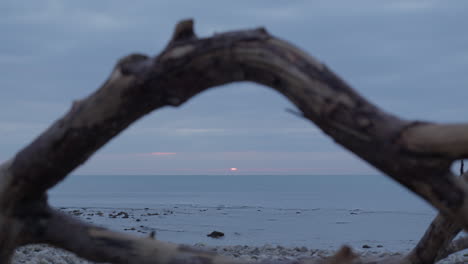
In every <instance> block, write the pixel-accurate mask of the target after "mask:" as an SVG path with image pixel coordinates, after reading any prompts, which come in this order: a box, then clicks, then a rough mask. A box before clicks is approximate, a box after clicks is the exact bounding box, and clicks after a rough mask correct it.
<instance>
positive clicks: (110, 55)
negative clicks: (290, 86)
mask: <svg viewBox="0 0 468 264" xmlns="http://www.w3.org/2000/svg"><path fill="white" fill-rule="evenodd" d="M183 18H194V19H195V23H196V24H195V30H196V32H197V34H198V35H199V36H209V35H211V34H213V33H214V32H221V31H227V30H238V29H245V28H254V27H259V26H264V27H266V28H267V29H268V31H269V32H270V33H272V34H274V35H275V36H278V37H280V38H282V39H286V40H288V41H290V42H292V43H294V44H296V45H297V46H299V47H301V48H302V49H304V50H305V51H307V52H308V53H310V54H311V55H313V56H315V57H316V58H318V59H319V60H321V61H323V62H324V63H326V64H327V65H328V66H329V67H330V68H331V69H333V70H334V71H335V72H336V73H338V74H339V75H340V76H341V77H342V78H344V79H345V80H347V81H348V83H350V84H351V85H352V86H353V87H354V88H355V89H356V90H358V91H359V92H360V93H361V94H363V95H364V96H365V97H367V98H369V99H370V100H371V101H373V102H374V103H376V104H378V105H379V106H381V107H382V108H384V109H385V110H387V111H389V112H393V113H395V114H397V115H399V116H402V117H405V118H408V119H415V118H417V119H423V120H429V121H443V122H454V121H466V120H467V114H468V104H467V103H466V100H467V98H468V74H467V72H468V34H467V26H468V1H464V0H460V1H455V0H451V1H442V0H441V1H429V0H427V1H422V0H417V1H416V0H401V1H376V0H368V1H330V0H326V1H325V0H324V1H149V0H148V1H128V0H127V1H94V0H92V1H91V0H90V1H52V0H50V1H32V0H31V1H14V0H3V1H1V2H0V32H1V33H2V37H1V42H0V43H1V44H0V76H1V78H0V89H1V95H0V161H1V160H6V159H8V158H9V157H11V156H12V155H14V154H15V153H16V152H17V151H18V150H19V149H21V148H22V147H24V146H25V145H26V144H27V143H28V142H30V141H31V140H32V139H34V137H35V136H37V135H38V134H39V133H41V132H42V131H43V130H44V129H45V128H46V127H47V126H48V125H50V124H51V123H52V122H53V121H54V120H56V119H57V118H59V117H60V116H62V115H63V113H64V112H65V111H66V110H67V109H68V108H69V107H70V104H71V102H72V100H75V99H79V98H83V97H85V96H86V95H88V94H90V93H91V92H93V91H94V90H95V89H97V88H98V87H99V86H100V84H102V83H103V81H104V80H105V79H106V78H107V77H108V75H109V73H110V71H111V69H112V67H113V66H114V64H115V62H116V61H117V60H118V59H119V58H121V57H123V56H125V55H127V54H130V53H132V52H142V53H146V54H150V55H154V54H158V53H159V52H160V51H161V49H162V48H163V47H164V45H165V44H166V43H167V41H168V39H169V38H170V36H171V32H172V30H173V27H174V25H175V23H176V22H177V21H179V20H181V19H183ZM287 108H294V107H293V106H292V104H291V103H289V102H288V101H286V100H285V98H283V97H282V96H281V95H279V94H278V93H276V92H274V91H272V90H270V89H267V88H265V87H261V86H259V85H255V84H251V83H235V84H230V85H227V86H224V87H221V88H218V89H212V90H210V91H208V92H205V93H203V94H201V95H199V96H197V97H195V98H194V99H192V100H190V101H189V102H188V103H186V104H184V105H183V106H182V107H180V108H169V107H167V108H164V109H162V110H160V111H157V112H154V113H152V114H151V115H149V116H147V117H145V118H143V119H142V120H140V121H138V122H137V123H136V124H134V125H133V126H132V127H131V128H130V129H128V130H126V131H124V132H123V133H122V134H121V135H119V136H118V137H117V138H115V139H114V140H112V141H111V142H110V143H109V144H108V145H106V146H105V147H104V148H103V149H101V150H100V151H99V152H97V153H96V154H95V155H94V156H93V157H92V158H91V160H90V161H89V162H88V163H87V164H86V165H84V166H82V167H80V168H78V169H77V170H76V171H75V172H74V173H75V174H93V175H94V174H132V175H133V174H220V175H225V174H376V173H377V172H376V171H375V170H374V169H373V168H370V167H369V166H368V165H367V164H365V163H364V162H362V161H360V160H359V159H357V158H355V157H353V155H352V154H350V153H349V152H347V151H346V150H344V149H342V148H341V147H340V146H337V145H336V144H335V143H333V141H332V140H331V139H330V138H328V137H327V136H325V135H323V134H322V132H320V131H319V130H318V129H317V128H316V127H315V126H314V125H313V124H312V123H310V122H306V121H305V120H303V119H299V118H297V117H296V116H294V115H291V114H289V113H287V112H286V111H285V109H287ZM232 167H236V168H238V171H236V172H233V171H230V170H229V169H230V168H232Z"/></svg>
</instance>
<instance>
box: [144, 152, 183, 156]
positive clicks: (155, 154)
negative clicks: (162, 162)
mask: <svg viewBox="0 0 468 264" xmlns="http://www.w3.org/2000/svg"><path fill="white" fill-rule="evenodd" d="M176 154H177V153H175V152H151V153H150V155H152V156H170V155H176Z"/></svg>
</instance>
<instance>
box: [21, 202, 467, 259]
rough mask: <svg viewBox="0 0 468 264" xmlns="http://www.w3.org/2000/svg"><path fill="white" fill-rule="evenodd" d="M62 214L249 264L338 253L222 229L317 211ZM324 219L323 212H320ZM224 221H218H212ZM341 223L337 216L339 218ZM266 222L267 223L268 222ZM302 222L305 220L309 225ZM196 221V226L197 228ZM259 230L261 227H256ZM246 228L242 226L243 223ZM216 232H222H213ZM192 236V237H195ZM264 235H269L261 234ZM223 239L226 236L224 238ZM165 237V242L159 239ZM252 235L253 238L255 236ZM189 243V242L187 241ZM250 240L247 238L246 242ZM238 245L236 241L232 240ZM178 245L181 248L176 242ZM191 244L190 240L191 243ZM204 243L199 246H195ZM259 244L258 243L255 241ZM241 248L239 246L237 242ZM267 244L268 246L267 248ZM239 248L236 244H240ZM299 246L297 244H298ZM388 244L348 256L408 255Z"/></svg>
mask: <svg viewBox="0 0 468 264" xmlns="http://www.w3.org/2000/svg"><path fill="white" fill-rule="evenodd" d="M60 210H61V211H63V212H64V213H67V214H70V215H72V216H74V217H77V218H79V219H81V220H83V221H86V222H89V223H93V224H96V225H99V226H105V227H108V228H110V229H113V230H116V231H120V232H128V233H133V234H135V235H145V236H148V235H154V234H155V235H156V239H161V240H165V241H167V237H171V238H173V237H175V236H180V235H184V234H188V233H193V234H190V237H196V239H197V240H198V241H197V242H192V243H190V242H187V240H185V241H184V239H187V237H183V238H180V240H179V241H173V242H175V243H184V244H189V245H192V246H193V247H196V248H200V249H203V250H208V251H213V252H216V253H218V254H220V255H224V256H229V257H233V258H242V259H245V260H248V261H254V262H256V261H259V262H263V261H268V260H275V261H288V260H296V259H302V258H309V259H311V260H312V262H315V261H314V260H316V261H319V260H323V259H325V258H327V257H329V256H331V255H333V254H334V253H335V250H337V249H338V248H339V246H340V245H341V243H340V244H334V246H333V247H329V248H328V249H326V248H324V247H320V246H319V247H315V246H309V247H306V246H302V245H301V246H291V245H287V244H284V243H281V242H280V243H279V245H278V243H273V244H264V245H262V244H260V243H257V244H253V243H254V242H255V239H254V240H251V239H249V240H248V242H245V243H246V244H248V245H236V244H237V243H236V242H239V241H247V239H244V240H239V238H242V237H243V236H249V233H247V231H246V230H244V229H245V227H244V229H242V228H241V225H239V224H237V222H236V223H234V224H236V225H235V229H232V226H231V229H230V228H228V226H227V225H226V219H228V217H232V216H240V217H241V218H242V219H245V218H246V217H248V216H249V215H251V214H252V215H254V216H255V218H254V219H257V220H258V215H262V214H263V215H265V214H268V215H267V217H268V219H271V218H272V217H277V218H278V219H279V220H278V221H280V220H281V221H282V219H283V218H280V217H284V218H286V219H287V220H288V221H289V222H284V223H285V225H286V224H287V223H288V225H287V226H291V225H294V223H291V222H290V221H291V219H298V218H299V217H300V216H302V217H308V215H310V216H309V217H313V218H311V219H314V220H317V217H316V216H317V215H318V216H320V215H322V214H320V212H317V211H304V210H302V211H296V210H293V211H291V212H289V211H280V212H279V213H278V212H276V211H274V212H266V211H267V209H262V210H259V209H255V210H254V209H252V210H250V209H249V210H250V211H246V210H247V209H226V208H189V209H187V208H180V207H171V208H141V209H116V208H61V209H60ZM325 213H326V212H325ZM205 214H209V215H208V217H204V218H201V219H198V220H196V221H193V220H194V218H196V217H203V216H204V215H205ZM343 214H344V215H345V216H348V217H356V216H360V215H362V214H364V212H361V211H359V210H351V211H346V212H343ZM219 217H223V218H220V219H218V220H217V218H219ZM338 217H341V215H338ZM268 219H267V220H268ZM308 219H309V218H306V219H305V220H308ZM175 220H180V221H181V222H180V223H179V224H178V225H176V226H174V221H175ZM219 220H222V221H223V223H222V225H215V224H213V223H214V222H215V221H218V222H219ZM197 221H198V222H197ZM205 221H209V222H210V223H209V225H208V226H209V227H208V226H200V225H199V224H197V223H200V222H202V223H203V224H205ZM259 223H261V224H263V222H259ZM244 224H245V223H244ZM343 225H344V224H343V223H342V222H340V223H336V224H335V225H334V226H336V227H337V228H338V227H342V226H343ZM218 228H221V229H218ZM194 230H197V232H194ZM262 232H263V233H261V234H265V235H268V234H267V233H266V232H265V231H262ZM225 233H226V236H225ZM165 234H166V235H167V236H166V238H165V237H164V235H165ZM255 235H257V234H255ZM190 237H188V238H190ZM250 238H251V237H250ZM235 239H238V240H235ZM180 241H182V242H180ZM189 241H190V240H189ZM192 241H193V240H192ZM199 241H204V242H199ZM257 242H258V241H257ZM241 243H243V242H241ZM267 243H271V242H267ZM239 244H240V243H239ZM301 244H302V243H301ZM388 245H389V242H388V241H368V242H366V243H362V242H359V243H357V244H355V245H352V246H353V251H354V253H356V254H357V255H359V256H362V257H363V258H365V259H369V258H372V259H375V260H376V261H378V260H379V259H382V258H387V257H391V256H394V257H399V256H402V255H403V254H405V253H406V252H407V250H408V249H402V250H395V249H394V248H389V247H388ZM20 263H21V264H33V263H34V264H36V263H41V264H93V262H89V261H86V260H83V259H81V258H78V257H77V256H76V255H74V254H72V253H69V252H67V251H64V250H61V249H56V248H53V247H50V246H47V245H28V246H25V247H21V248H18V249H17V250H16V254H15V255H14V259H13V264H20ZM440 263H451V264H455V263H468V256H465V255H464V254H463V253H459V254H456V255H453V256H451V257H449V258H448V259H446V260H444V261H442V262H440Z"/></svg>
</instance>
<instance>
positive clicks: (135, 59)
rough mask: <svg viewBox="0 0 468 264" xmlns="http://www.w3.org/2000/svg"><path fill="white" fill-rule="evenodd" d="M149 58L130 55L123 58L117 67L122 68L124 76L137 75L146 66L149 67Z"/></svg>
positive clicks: (142, 55)
mask: <svg viewBox="0 0 468 264" xmlns="http://www.w3.org/2000/svg"><path fill="white" fill-rule="evenodd" d="M149 61H150V60H149V57H148V56H146V55H144V54H139V53H134V54H130V55H128V56H126V57H123V58H122V59H120V60H119V62H118V63H117V66H118V67H119V68H120V72H121V73H122V74H123V75H129V74H135V73H138V72H140V71H142V69H143V68H144V67H146V66H148V65H149V63H145V62H149Z"/></svg>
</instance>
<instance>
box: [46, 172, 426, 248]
mask: <svg viewBox="0 0 468 264" xmlns="http://www.w3.org/2000/svg"><path fill="white" fill-rule="evenodd" d="M49 195H50V200H51V203H52V205H55V206H58V207H68V208H69V209H66V210H74V209H76V208H78V209H79V210H83V211H85V212H86V215H85V218H86V220H87V221H88V220H89V221H91V222H93V223H95V224H98V225H102V226H106V227H108V228H111V229H115V230H119V231H122V230H134V231H126V232H137V234H141V233H143V234H145V232H149V231H155V232H156V233H157V237H158V238H159V239H162V240H165V241H172V242H176V243H187V244H194V243H199V242H202V243H206V244H209V245H264V244H280V245H285V246H304V245H305V246H308V247H311V248H318V249H337V248H338V247H339V246H340V245H342V244H348V245H351V246H353V247H355V248H361V247H362V245H364V244H366V245H371V246H372V247H373V250H374V249H376V248H377V247H376V246H377V245H380V246H382V248H381V250H383V251H385V250H390V251H408V250H410V249H411V248H413V247H414V245H415V243H416V242H417V241H418V239H419V238H420V237H421V236H422V234H423V233H424V230H425V229H426V228H427V226H428V225H429V223H430V221H431V220H432V219H433V217H434V215H435V211H434V210H433V209H432V208H430V207H429V206H428V205H427V204H426V203H425V202H424V201H422V200H421V199H419V198H418V197H416V196H415V195H413V194H411V193H409V192H408V191H407V190H405V189H404V188H402V187H401V186H399V185H398V184H396V183H394V182H393V181H391V180H389V179H387V178H386V177H384V176H379V175H374V176H363V175H345V176H326V175H319V176H288V175H283V176H132V175H128V176H70V177H69V178H67V179H66V181H64V182H63V183H61V184H60V185H59V186H57V187H56V188H55V189H53V190H51V192H50V194H49ZM82 208H86V209H82ZM117 211H125V212H128V213H129V214H130V215H131V216H132V217H130V218H128V219H124V218H122V219H121V218H109V217H107V216H108V215H110V214H112V213H115V212H117ZM98 212H99V213H100V215H104V216H105V217H100V216H99V215H98ZM148 213H151V214H148ZM136 218H141V221H140V222H135V220H134V219H136ZM213 230H220V231H223V232H224V233H225V234H226V236H225V237H224V238H223V239H211V238H209V237H207V236H206V234H208V233H209V232H211V231H213ZM138 232H141V233H138Z"/></svg>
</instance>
